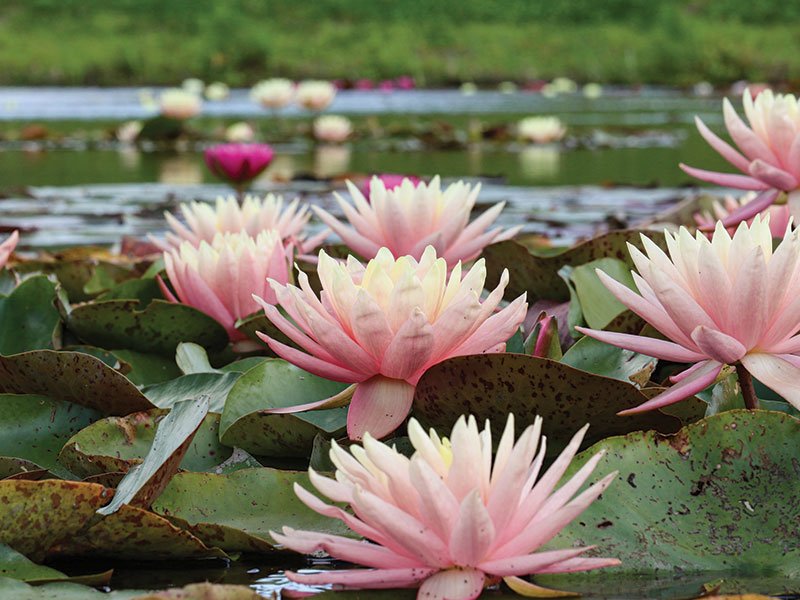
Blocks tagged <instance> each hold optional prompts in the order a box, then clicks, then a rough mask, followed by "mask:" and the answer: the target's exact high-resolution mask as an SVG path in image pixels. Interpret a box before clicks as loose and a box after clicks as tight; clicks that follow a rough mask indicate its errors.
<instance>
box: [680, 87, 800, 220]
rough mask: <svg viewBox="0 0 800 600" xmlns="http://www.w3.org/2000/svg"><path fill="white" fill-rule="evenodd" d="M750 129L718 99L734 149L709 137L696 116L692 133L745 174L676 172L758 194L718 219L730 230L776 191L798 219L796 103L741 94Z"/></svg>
mask: <svg viewBox="0 0 800 600" xmlns="http://www.w3.org/2000/svg"><path fill="white" fill-rule="evenodd" d="M742 102H743V103H744V112H745V114H746V115H747V119H748V120H749V121H750V127H748V126H747V125H745V123H744V121H742V119H741V118H740V117H739V115H738V114H736V111H735V110H734V108H733V106H732V105H731V103H730V101H729V100H728V99H727V98H725V100H724V101H723V105H722V108H723V111H722V112H723V114H724V116H725V126H726V127H727V128H728V133H729V134H730V136H731V138H733V141H734V142H735V143H736V145H737V146H738V147H739V149H738V150H737V149H736V148H734V147H733V146H731V145H730V144H728V143H727V142H725V141H723V140H722V139H720V138H719V137H718V136H717V135H716V134H714V133H713V132H712V131H711V130H710V129H709V128H708V127H706V125H705V123H703V122H702V121H701V120H700V118H699V117H695V123H696V124H697V129H698V131H699V132H700V135H702V136H703V137H704V138H705V140H706V141H707V142H708V143H709V144H710V145H711V147H712V148H714V150H716V151H717V152H719V153H720V155H721V156H722V157H723V158H724V159H725V160H727V161H728V162H729V163H731V164H732V165H733V166H734V167H736V168H737V169H739V170H740V171H741V172H742V173H745V175H732V174H729V173H717V172H715V171H705V170H703V169H696V168H694V167H689V166H687V165H684V164H681V169H683V170H684V171H685V172H686V173H688V174H689V175H691V176H693V177H697V178H698V179H700V180H702V181H708V182H709V183H714V184H717V185H723V186H726V187H732V188H737V189H741V190H753V191H756V192H758V195H757V197H756V198H755V199H753V200H752V201H751V202H748V203H747V204H745V205H742V206H741V207H739V208H738V209H737V210H735V211H733V212H732V213H731V214H729V215H728V216H727V217H725V220H724V221H723V225H725V226H726V227H731V226H735V225H738V224H739V223H740V222H742V221H745V220H747V219H749V218H750V217H753V216H755V215H757V214H758V213H760V212H761V211H763V210H764V209H766V208H767V207H768V206H770V205H771V204H772V203H773V202H775V200H776V199H777V198H778V196H779V195H780V193H781V192H786V193H788V194H789V197H788V201H789V206H790V209H791V210H792V213H793V214H794V215H795V217H799V216H800V193H798V190H799V189H800V101H798V99H797V98H795V97H794V96H792V95H791V94H787V95H783V94H773V93H772V91H771V90H765V91H763V92H761V93H760V94H758V97H757V98H755V100H753V97H752V96H751V95H750V91H749V90H747V89H746V90H745V91H744V94H743V96H742Z"/></svg>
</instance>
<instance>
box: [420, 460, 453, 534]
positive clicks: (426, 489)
mask: <svg viewBox="0 0 800 600" xmlns="http://www.w3.org/2000/svg"><path fill="white" fill-rule="evenodd" d="M408 474H409V477H410V479H411V483H412V485H413V486H414V487H415V488H416V489H417V493H418V496H419V512H420V518H421V519H422V520H423V521H424V522H426V523H428V524H429V525H430V527H431V528H433V530H434V531H436V534H437V535H438V536H439V537H440V538H442V539H447V537H448V536H449V535H450V532H451V531H452V530H453V526H454V524H455V521H456V519H457V518H458V513H459V505H458V501H457V500H456V498H455V496H453V493H452V492H451V491H450V488H448V487H447V485H446V484H445V483H444V481H443V480H442V478H441V477H440V476H439V475H438V474H437V473H436V472H435V471H434V470H433V468H432V467H431V466H430V464H428V462H427V461H425V459H423V458H422V457H421V456H417V457H413V458H412V459H411V466H410V467H409V473H408Z"/></svg>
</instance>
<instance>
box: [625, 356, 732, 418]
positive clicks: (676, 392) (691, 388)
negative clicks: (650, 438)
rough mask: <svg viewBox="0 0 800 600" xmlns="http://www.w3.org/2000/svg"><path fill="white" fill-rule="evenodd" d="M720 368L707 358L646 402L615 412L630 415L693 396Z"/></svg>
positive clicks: (701, 389)
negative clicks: (687, 374)
mask: <svg viewBox="0 0 800 600" xmlns="http://www.w3.org/2000/svg"><path fill="white" fill-rule="evenodd" d="M721 370H722V365H721V364H720V363H718V362H714V361H712V360H709V361H707V362H706V363H705V366H704V367H702V368H698V369H697V370H696V371H694V372H693V373H692V374H691V375H690V376H688V377H686V378H684V379H682V380H681V381H680V383H677V384H676V385H673V386H672V387H671V388H669V389H668V390H666V391H664V392H661V393H660V394H659V395H658V396H656V397H655V398H651V399H650V400H648V401H647V402H645V403H643V404H640V405H639V406H637V407H635V408H629V409H627V410H621V411H620V412H618V413H617V414H618V415H632V414H635V413H640V412H645V411H648V410H653V409H654V408H661V407H662V406H669V405H670V404H675V403H676V402H680V401H681V400H685V399H686V398H689V397H690V396H694V395H695V394H696V393H697V392H701V391H703V390H704V389H706V388H707V387H708V386H710V385H711V384H712V383H714V380H716V378H717V376H718V375H719V373H720V371H721Z"/></svg>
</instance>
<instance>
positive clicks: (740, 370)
mask: <svg viewBox="0 0 800 600" xmlns="http://www.w3.org/2000/svg"><path fill="white" fill-rule="evenodd" d="M736 376H737V377H738V378H739V387H740V388H742V396H744V405H745V407H746V408H748V409H750V410H755V409H757V408H758V397H757V396H756V389H755V388H754V387H753V376H752V375H750V373H749V372H748V371H747V369H745V368H744V365H742V364H741V363H740V364H737V365H736Z"/></svg>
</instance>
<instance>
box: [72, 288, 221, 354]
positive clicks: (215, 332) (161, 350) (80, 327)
mask: <svg viewBox="0 0 800 600" xmlns="http://www.w3.org/2000/svg"><path fill="white" fill-rule="evenodd" d="M67 325H68V327H69V328H70V329H71V330H72V331H73V332H75V334H76V335H77V336H78V337H80V338H81V339H82V340H84V341H85V342H87V343H89V344H94V345H96V346H100V347H102V348H108V349H112V350H116V349H128V350H138V351H139V352H145V353H155V354H162V355H167V356H170V357H172V356H174V354H175V349H176V348H177V347H178V344H180V343H181V342H195V343H197V344H200V345H201V346H203V347H205V348H213V349H221V348H223V347H224V346H225V345H226V344H227V342H228V335H227V333H225V329H224V328H223V327H222V325H220V324H219V323H217V321H215V320H214V319H212V318H211V317H209V316H208V315H206V314H204V313H202V312H200V311H199V310H197V309H195V308H192V307H191V306H186V305H184V304H173V303H171V302H166V301H163V300H154V301H153V302H151V303H150V304H148V305H147V307H146V308H145V309H144V310H140V309H139V302H138V301H137V300H106V301H104V302H89V303H87V304H81V305H79V306H75V307H73V309H72V311H71V312H70V314H69V318H68V321H67Z"/></svg>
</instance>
